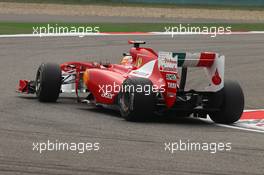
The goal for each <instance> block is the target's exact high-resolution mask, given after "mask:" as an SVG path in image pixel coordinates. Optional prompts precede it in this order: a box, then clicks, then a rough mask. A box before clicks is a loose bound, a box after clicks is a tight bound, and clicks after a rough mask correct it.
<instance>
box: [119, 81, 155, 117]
mask: <svg viewBox="0 0 264 175" xmlns="http://www.w3.org/2000/svg"><path fill="white" fill-rule="evenodd" d="M152 87H153V84H152V82H151V81H150V80H149V79H146V78H138V77H132V78H128V79H126V80H125V81H124V82H123V84H122V90H121V92H120V93H119V95H118V104H119V109H120V113H121V116H122V117H124V118H125V119H126V120H127V121H142V120H144V119H146V118H147V117H149V116H150V115H152V114H153V110H154V105H155V94H154V93H153V89H152Z"/></svg>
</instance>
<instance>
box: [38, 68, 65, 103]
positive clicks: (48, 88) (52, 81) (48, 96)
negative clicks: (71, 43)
mask: <svg viewBox="0 0 264 175" xmlns="http://www.w3.org/2000/svg"><path fill="white" fill-rule="evenodd" d="M61 80H62V77H61V69H60V66H59V65H58V64H54V63H45V64H41V65H40V66H39V68H38V71H37V75H36V81H35V84H36V95H37V97H38V99H39V101H41V102H56V101H57V99H58V97H59V94H60V90H61Z"/></svg>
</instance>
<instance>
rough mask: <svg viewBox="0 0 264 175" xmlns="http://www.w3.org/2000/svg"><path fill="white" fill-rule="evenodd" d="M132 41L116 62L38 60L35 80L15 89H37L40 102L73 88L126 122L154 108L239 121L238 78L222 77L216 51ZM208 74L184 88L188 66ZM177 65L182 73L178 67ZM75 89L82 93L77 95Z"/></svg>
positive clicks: (241, 99)
mask: <svg viewBox="0 0 264 175" xmlns="http://www.w3.org/2000/svg"><path fill="white" fill-rule="evenodd" d="M129 44H133V47H132V48H131V49H130V51H129V53H125V54H124V57H123V59H122V61H121V63H120V64H100V63H97V62H67V63H63V64H61V65H58V64H53V63H45V64H41V65H40V67H39V69H38V71H37V74H36V79H35V80H34V81H28V80H20V82H19V88H18V91H19V92H21V93H28V94H30V93H35V94H36V95H37V97H38V99H39V101H41V102H55V101H56V100H57V99H58V97H59V94H60V93H76V96H77V99H78V101H82V102H86V103H89V104H94V105H100V106H106V107H116V108H117V109H118V110H119V111H120V113H121V115H122V116H123V117H124V118H125V119H126V120H129V121H136V120H140V119H142V118H144V117H146V116H151V115H152V114H153V113H156V114H166V113H170V114H173V115H175V117H177V116H190V115H191V114H193V116H195V117H206V116H207V114H209V116H210V118H211V119H212V120H213V121H215V122H217V123H233V122H236V121H237V120H239V118H240V117H241V114H242V112H243V108H244V95H243V92H242V89H241V87H240V86H239V84H238V83H236V82H233V81H224V61H225V57H224V56H223V55H219V54H217V53H212V52H202V53H179V52H155V51H154V50H152V49H151V48H144V47H140V45H141V44H145V42H144V41H129ZM188 67H201V68H204V69H205V70H206V72H207V74H208V77H209V79H208V87H205V90H203V91H197V90H188V91H186V90H185V84H186V77H187V68H188ZM179 68H181V77H179V73H178V70H179ZM79 93H86V95H85V97H86V98H84V97H83V98H80V97H79Z"/></svg>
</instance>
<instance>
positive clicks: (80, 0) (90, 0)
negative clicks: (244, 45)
mask: <svg viewBox="0 0 264 175" xmlns="http://www.w3.org/2000/svg"><path fill="white" fill-rule="evenodd" d="M0 2H18V3H43V4H44V3H51V4H72V5H84V4H95V5H109V6H130V7H154V8H155V7H156V8H182V7H184V8H198V9H231V10H261V11H262V10H264V7H263V6H240V5H238V6H236V5H232V6H230V5H199V4H188V5H182V4H170V3H167V4H166V3H143V2H142V3H139V2H123V1H122V0H120V1H118V2H117V1H114V0H0Z"/></svg>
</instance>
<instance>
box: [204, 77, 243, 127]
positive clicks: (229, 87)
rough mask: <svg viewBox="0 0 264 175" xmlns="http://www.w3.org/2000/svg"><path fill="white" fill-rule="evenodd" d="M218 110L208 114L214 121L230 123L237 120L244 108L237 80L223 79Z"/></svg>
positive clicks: (241, 92)
mask: <svg viewBox="0 0 264 175" xmlns="http://www.w3.org/2000/svg"><path fill="white" fill-rule="evenodd" d="M222 91H223V92H222V93H220V94H221V95H222V99H223V102H222V105H221V106H220V111H218V112H213V113H211V114H209V116H210V118H211V119H212V120H213V121H214V122H216V123H223V124H231V123H234V122H236V121H238V120H239V119H240V117H241V115H242V113H243V109H244V94H243V91H242V89H241V87H240V85H239V84H238V83H237V82H234V81H225V84H224V88H223V90H222Z"/></svg>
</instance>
